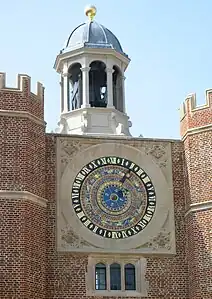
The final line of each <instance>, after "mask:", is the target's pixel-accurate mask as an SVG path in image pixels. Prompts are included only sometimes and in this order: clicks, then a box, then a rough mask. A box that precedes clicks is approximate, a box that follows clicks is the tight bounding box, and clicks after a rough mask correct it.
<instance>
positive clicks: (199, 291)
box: [181, 90, 212, 299]
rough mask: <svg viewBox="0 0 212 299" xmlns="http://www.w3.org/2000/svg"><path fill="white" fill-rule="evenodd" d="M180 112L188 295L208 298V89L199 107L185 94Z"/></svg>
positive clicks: (211, 159)
mask: <svg viewBox="0 0 212 299" xmlns="http://www.w3.org/2000/svg"><path fill="white" fill-rule="evenodd" d="M181 112H182V115H181V136H182V138H183V142H184V150H185V167H184V170H185V198H186V206H187V213H186V215H185V221H186V227H187V262H188V270H189V280H190V282H189V292H190V297H189V298H191V299H194V298H195V299H200V298H201V299H202V298H204V299H209V298H211V293H212V285H211V262H210V255H211V250H212V235H211V223H212V209H211V208H212V184H211V173H212V150H211V149H212V90H207V92H206V104H205V105H203V106H201V107H197V106H196V97H195V95H191V96H189V97H188V98H187V99H186V101H185V103H184V104H183V107H182V109H181Z"/></svg>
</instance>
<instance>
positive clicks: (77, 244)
mask: <svg viewBox="0 0 212 299" xmlns="http://www.w3.org/2000/svg"><path fill="white" fill-rule="evenodd" d="M61 240H62V247H63V248H69V247H74V248H83V247H90V246H92V245H91V244H90V243H88V242H86V241H85V240H84V239H83V238H82V237H81V236H80V235H77V234H75V233H74V232H73V230H72V228H71V227H70V226H69V225H68V226H66V227H65V228H64V229H61ZM92 247H94V246H92Z"/></svg>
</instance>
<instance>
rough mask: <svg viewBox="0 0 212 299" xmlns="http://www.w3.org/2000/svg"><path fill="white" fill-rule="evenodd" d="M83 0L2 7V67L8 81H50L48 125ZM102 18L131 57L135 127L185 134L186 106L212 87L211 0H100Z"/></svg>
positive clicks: (53, 119) (161, 134) (135, 130)
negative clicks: (20, 77) (63, 52)
mask: <svg viewBox="0 0 212 299" xmlns="http://www.w3.org/2000/svg"><path fill="white" fill-rule="evenodd" d="M86 4H88V2H87V1H84V0H76V1H71V0H45V1H43V0H30V1H29V0H19V1H18V0H17V1H16V0H13V1H12V0H8V1H2V3H1V9H0V20H1V29H0V32H1V46H0V71H4V72H6V73H7V85H10V86H11V85H12V86H14V85H15V84H16V75H17V74H18V73H26V74H28V75H29V76H31V78H32V89H33V91H34V90H35V83H36V81H41V82H42V83H43V84H44V86H45V120H46V121H47V124H48V125H47V131H51V130H54V129H55V127H56V125H57V122H58V120H59V113H60V87H59V76H58V75H57V74H56V72H55V70H54V69H53V65H54V61H55V58H56V55H57V54H58V52H59V50H60V49H61V48H62V47H63V44H64V41H65V40H66V39H67V38H68V36H69V34H70V33H71V31H72V30H73V29H74V28H75V27H76V26H77V25H79V24H80V23H83V22H84V21H85V20H86V17H85V16H84V7H85V5H86ZM92 4H94V5H96V7H97V9H98V12H97V16H96V21H98V22H99V23H101V24H103V25H105V26H106V27H108V28H109V29H110V30H111V31H112V32H113V33H114V34H115V35H116V36H117V37H118V38H119V40H120V42H121V44H122V47H123V49H124V51H125V52H126V53H127V54H128V55H129V57H130V58H131V63H130V66H129V68H128V70H127V72H126V77H127V79H126V101H127V112H128V115H129V116H130V118H131V121H132V123H133V127H132V129H131V133H132V134H133V135H134V136H139V135H140V134H142V135H144V137H156V138H179V137H180V135H179V111H178V108H179V107H180V104H181V103H182V102H183V100H184V99H185V97H186V95H187V94H189V93H193V92H196V93H197V102H198V104H203V103H204V101H205V90H206V89H207V88H212V76H211V72H212V57H211V56H212V55H211V53H212V52H211V47H212V38H211V28H212V18H211V11H212V1H211V0H175V1H174V0H169V1H168V0H160V1H159V0H134V1H121V0H107V1H102V0H96V1H94V2H93V3H92Z"/></svg>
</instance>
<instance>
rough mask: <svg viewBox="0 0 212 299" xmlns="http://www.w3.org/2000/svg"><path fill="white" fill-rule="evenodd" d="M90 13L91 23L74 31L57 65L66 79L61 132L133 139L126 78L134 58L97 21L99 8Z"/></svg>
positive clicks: (90, 9)
mask: <svg viewBox="0 0 212 299" xmlns="http://www.w3.org/2000/svg"><path fill="white" fill-rule="evenodd" d="M85 14H86V15H87V17H88V21H87V22H85V23H83V24H81V25H79V26H77V27H76V28H75V29H74V30H73V31H72V32H71V34H70V35H69V37H68V40H67V41H66V43H65V46H64V48H63V49H62V50H61V51H60V53H59V55H58V56H57V58H56V61H55V65H54V67H55V69H56V71H57V72H58V73H59V74H60V75H61V82H60V84H61V115H60V121H59V123H58V128H57V132H58V133H62V134H79V135H88V136H89V135H92V136H94V135H97V136H100V135H102V136H108V135H110V136H130V132H129V127H130V126H131V122H130V121H129V117H128V116H127V114H126V108H125V76H124V73H125V70H126V69H127V66H128V64H129V62H130V59H129V57H128V56H127V54H126V53H124V51H123V49H122V47H121V44H120V42H119V40H118V39H117V37H116V36H115V35H114V34H113V33H112V32H111V31H110V30H108V29H107V28H105V27H104V26H103V25H101V24H99V23H97V22H96V21H94V17H95V15H96V8H95V7H94V6H89V7H87V8H86V9H85Z"/></svg>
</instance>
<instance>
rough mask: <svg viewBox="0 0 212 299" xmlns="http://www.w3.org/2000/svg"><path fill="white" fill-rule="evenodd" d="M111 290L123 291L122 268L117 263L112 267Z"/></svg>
mask: <svg viewBox="0 0 212 299" xmlns="http://www.w3.org/2000/svg"><path fill="white" fill-rule="evenodd" d="M110 289H111V290H121V266H120V265H119V264H117V263H114V264H112V265H110Z"/></svg>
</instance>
